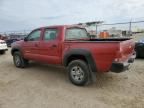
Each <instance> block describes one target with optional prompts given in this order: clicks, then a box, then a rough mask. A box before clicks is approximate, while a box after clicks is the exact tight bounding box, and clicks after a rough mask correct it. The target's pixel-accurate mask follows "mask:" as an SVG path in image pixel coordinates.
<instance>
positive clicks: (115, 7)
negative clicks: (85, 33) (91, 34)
mask: <svg viewBox="0 0 144 108" xmlns="http://www.w3.org/2000/svg"><path fill="white" fill-rule="evenodd" d="M143 11H144V1H143V0H0V32H5V31H13V30H14V31H17V30H24V29H25V30H28V29H33V28H36V27H39V26H48V25H54V24H56V25H59V24H75V23H79V22H86V21H95V20H98V21H105V23H113V22H121V21H123V22H125V21H129V20H131V19H132V20H135V19H137V20H142V19H144V17H143V16H144V15H143V13H144V12H143Z"/></svg>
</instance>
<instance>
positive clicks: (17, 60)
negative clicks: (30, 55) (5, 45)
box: [13, 51, 28, 68]
mask: <svg viewBox="0 0 144 108" xmlns="http://www.w3.org/2000/svg"><path fill="white" fill-rule="evenodd" d="M13 61H14V64H15V66H16V67H19V68H24V67H26V66H27V65H28V60H26V59H24V58H23V57H22V55H21V53H20V52H18V51H17V52H14V54H13Z"/></svg>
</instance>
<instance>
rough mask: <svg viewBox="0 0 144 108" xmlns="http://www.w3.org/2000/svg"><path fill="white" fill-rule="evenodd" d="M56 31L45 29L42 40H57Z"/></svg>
mask: <svg viewBox="0 0 144 108" xmlns="http://www.w3.org/2000/svg"><path fill="white" fill-rule="evenodd" d="M57 34H58V31H57V29H46V30H45V33H44V40H46V41H49V40H55V39H56V38H57Z"/></svg>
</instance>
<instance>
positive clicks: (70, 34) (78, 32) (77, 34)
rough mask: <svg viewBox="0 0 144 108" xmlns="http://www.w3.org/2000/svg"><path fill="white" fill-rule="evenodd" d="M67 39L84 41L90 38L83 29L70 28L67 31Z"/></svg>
mask: <svg viewBox="0 0 144 108" xmlns="http://www.w3.org/2000/svg"><path fill="white" fill-rule="evenodd" d="M65 38H66V39H82V38H88V35H87V32H86V30H85V29H82V28H69V29H67V31H66V37H65Z"/></svg>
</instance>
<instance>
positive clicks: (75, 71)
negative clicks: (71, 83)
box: [71, 66, 84, 82]
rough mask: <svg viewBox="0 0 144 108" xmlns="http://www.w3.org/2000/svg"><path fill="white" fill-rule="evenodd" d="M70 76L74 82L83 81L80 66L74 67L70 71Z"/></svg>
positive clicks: (82, 72)
mask: <svg viewBox="0 0 144 108" xmlns="http://www.w3.org/2000/svg"><path fill="white" fill-rule="evenodd" d="M71 76H72V78H73V79H74V80H75V81H77V82H81V81H83V79H84V71H83V70H82V68H81V67H80V66H74V67H72V69H71Z"/></svg>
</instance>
